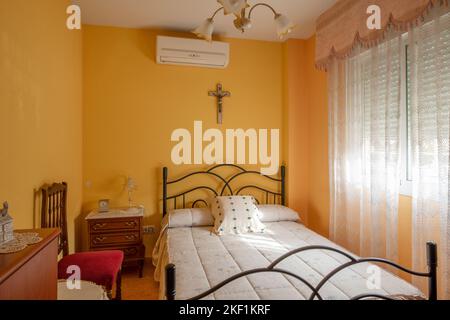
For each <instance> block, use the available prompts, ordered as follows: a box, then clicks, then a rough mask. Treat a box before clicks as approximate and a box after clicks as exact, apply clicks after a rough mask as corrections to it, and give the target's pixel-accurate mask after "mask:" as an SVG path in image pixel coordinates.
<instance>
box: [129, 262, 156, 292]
mask: <svg viewBox="0 0 450 320" xmlns="http://www.w3.org/2000/svg"><path fill="white" fill-rule="evenodd" d="M154 270H155V268H154V267H153V265H152V261H151V260H146V261H145V266H144V276H143V277H142V278H139V276H138V271H137V269H136V268H131V267H130V268H126V269H125V270H123V273H122V299H123V300H158V290H159V283H158V282H156V281H154V280H153V272H154Z"/></svg>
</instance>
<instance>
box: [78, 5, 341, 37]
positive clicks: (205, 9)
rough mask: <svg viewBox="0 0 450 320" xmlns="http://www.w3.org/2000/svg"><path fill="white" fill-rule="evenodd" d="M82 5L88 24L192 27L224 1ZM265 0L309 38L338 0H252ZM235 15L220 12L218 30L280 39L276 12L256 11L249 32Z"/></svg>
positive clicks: (297, 32) (228, 34)
mask: <svg viewBox="0 0 450 320" xmlns="http://www.w3.org/2000/svg"><path fill="white" fill-rule="evenodd" d="M73 2H74V3H75V4H78V5H79V6H80V7H81V14H82V20H83V23H84V24H93V25H104V26H117V27H127V28H158V29H159V28H161V29H168V30H174V31H191V30H193V29H195V27H197V26H198V25H199V24H200V23H201V22H202V21H203V20H204V19H206V18H208V17H209V16H210V15H211V14H212V13H213V12H214V10H215V9H217V8H219V7H220V5H219V4H218V3H217V1H216V0H73ZM258 2H265V3H267V4H270V5H272V6H273V7H274V8H275V10H277V11H278V12H279V13H283V14H286V15H287V16H288V17H289V18H290V19H291V20H292V21H293V22H294V23H295V24H297V28H296V29H295V31H294V32H293V33H292V34H291V35H290V37H291V38H297V39H305V38H309V37H310V36H312V35H313V34H314V30H315V21H316V19H317V17H318V16H319V15H320V14H321V13H322V12H324V11H325V10H326V9H328V8H330V7H331V6H332V5H333V4H334V3H335V2H336V0H249V4H256V3H258ZM233 19H234V18H233V16H232V15H230V16H223V15H222V14H221V15H220V16H217V17H216V19H215V33H216V34H220V35H222V36H226V37H232V38H246V39H257V40H270V41H278V40H279V39H278V38H277V36H276V30H275V26H274V22H273V14H272V12H271V11H269V10H268V9H267V8H264V7H260V8H257V9H256V10H255V11H254V12H253V18H252V20H253V28H252V29H251V30H249V31H247V32H246V33H245V34H242V33H240V32H239V31H237V30H236V29H235V28H234V26H233Z"/></svg>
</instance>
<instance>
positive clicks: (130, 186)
mask: <svg viewBox="0 0 450 320" xmlns="http://www.w3.org/2000/svg"><path fill="white" fill-rule="evenodd" d="M135 188H136V183H135V182H134V179H133V178H131V177H128V178H127V189H128V190H133V189H135Z"/></svg>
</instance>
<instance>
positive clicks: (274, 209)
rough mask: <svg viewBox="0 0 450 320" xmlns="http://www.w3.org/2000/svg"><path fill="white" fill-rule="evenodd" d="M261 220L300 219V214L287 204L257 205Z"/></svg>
mask: <svg viewBox="0 0 450 320" xmlns="http://www.w3.org/2000/svg"><path fill="white" fill-rule="evenodd" d="M257 208H258V211H259V212H258V218H259V220H260V221H261V222H280V221H299V220H300V216H299V214H298V213H297V212H296V211H294V210H292V209H290V208H288V207H285V206H281V205H277V204H264V205H257Z"/></svg>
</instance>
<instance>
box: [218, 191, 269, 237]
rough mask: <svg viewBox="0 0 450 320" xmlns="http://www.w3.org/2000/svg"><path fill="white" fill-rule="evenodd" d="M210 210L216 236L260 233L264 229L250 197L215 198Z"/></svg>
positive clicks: (253, 201)
mask: <svg viewBox="0 0 450 320" xmlns="http://www.w3.org/2000/svg"><path fill="white" fill-rule="evenodd" d="M211 209H212V211H213V216H214V232H215V233H216V234H218V235H225V234H241V233H248V232H259V233H262V232H264V230H265V228H266V227H265V226H264V224H262V223H261V221H260V220H259V218H258V208H257V207H256V205H255V200H254V199H253V197H252V196H225V197H216V199H215V201H214V203H213V204H212V208H211Z"/></svg>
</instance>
